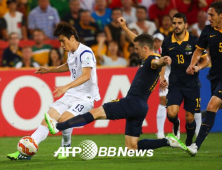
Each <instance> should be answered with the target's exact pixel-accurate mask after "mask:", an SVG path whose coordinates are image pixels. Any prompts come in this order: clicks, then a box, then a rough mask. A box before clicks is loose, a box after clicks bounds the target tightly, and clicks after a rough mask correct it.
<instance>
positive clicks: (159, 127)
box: [156, 104, 166, 134]
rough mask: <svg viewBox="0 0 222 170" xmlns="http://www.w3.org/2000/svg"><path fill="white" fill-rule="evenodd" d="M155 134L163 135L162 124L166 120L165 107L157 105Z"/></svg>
mask: <svg viewBox="0 0 222 170" xmlns="http://www.w3.org/2000/svg"><path fill="white" fill-rule="evenodd" d="M156 118H157V133H159V134H160V133H164V123H165V120H166V107H165V106H163V105H161V104H159V106H158V110H157V115H156Z"/></svg>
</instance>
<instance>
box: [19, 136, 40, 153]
mask: <svg viewBox="0 0 222 170" xmlns="http://www.w3.org/2000/svg"><path fill="white" fill-rule="evenodd" d="M17 149H18V151H19V152H20V153H21V154H22V155H24V156H33V155H35V153H36V152H37V151H38V145H37V143H36V141H35V140H34V139H33V138H31V137H30V136H25V137H23V138H21V139H20V140H19V142H18V145H17Z"/></svg>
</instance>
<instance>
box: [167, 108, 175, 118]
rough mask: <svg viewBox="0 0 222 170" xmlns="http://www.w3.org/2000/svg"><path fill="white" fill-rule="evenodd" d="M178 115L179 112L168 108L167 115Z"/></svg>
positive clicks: (170, 116) (173, 116) (169, 116)
mask: <svg viewBox="0 0 222 170" xmlns="http://www.w3.org/2000/svg"><path fill="white" fill-rule="evenodd" d="M176 116H177V112H175V111H173V110H168V111H167V117H168V118H175V117H176Z"/></svg>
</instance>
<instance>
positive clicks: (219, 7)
mask: <svg viewBox="0 0 222 170" xmlns="http://www.w3.org/2000/svg"><path fill="white" fill-rule="evenodd" d="M209 8H213V9H214V10H215V11H216V13H217V14H218V15H220V14H221V13H222V2H221V1H216V2H213V3H211V4H210V7H209Z"/></svg>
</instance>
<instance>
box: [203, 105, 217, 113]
mask: <svg viewBox="0 0 222 170" xmlns="http://www.w3.org/2000/svg"><path fill="white" fill-rule="evenodd" d="M217 109H218V107H216V106H215V105H214V104H212V103H209V104H208V105H207V109H206V110H207V111H211V112H216V110H217Z"/></svg>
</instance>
